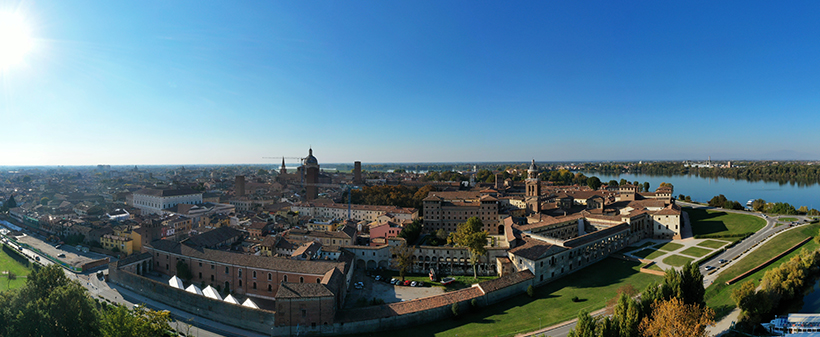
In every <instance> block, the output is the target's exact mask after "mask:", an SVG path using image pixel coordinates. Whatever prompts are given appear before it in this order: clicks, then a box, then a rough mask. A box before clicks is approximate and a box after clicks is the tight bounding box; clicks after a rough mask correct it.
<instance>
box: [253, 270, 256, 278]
mask: <svg viewBox="0 0 820 337" xmlns="http://www.w3.org/2000/svg"><path fill="white" fill-rule="evenodd" d="M253 278H256V270H254V271H253Z"/></svg>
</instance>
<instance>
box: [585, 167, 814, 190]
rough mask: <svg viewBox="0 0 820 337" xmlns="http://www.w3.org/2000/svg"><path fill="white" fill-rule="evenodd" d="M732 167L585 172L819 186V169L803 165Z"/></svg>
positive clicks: (590, 168) (637, 168)
mask: <svg viewBox="0 0 820 337" xmlns="http://www.w3.org/2000/svg"><path fill="white" fill-rule="evenodd" d="M735 164H736V166H734V167H711V168H710V167H689V166H686V165H684V164H683V163H681V162H674V163H673V162H659V163H643V164H602V165H598V164H587V165H586V166H585V167H584V171H587V172H601V173H608V174H613V173H641V174H647V175H695V176H699V177H708V178H718V177H719V178H732V179H737V180H747V181H776V182H779V183H783V184H785V183H796V184H798V185H811V184H817V183H820V167H818V166H817V165H809V164H802V163H776V162H738V163H735Z"/></svg>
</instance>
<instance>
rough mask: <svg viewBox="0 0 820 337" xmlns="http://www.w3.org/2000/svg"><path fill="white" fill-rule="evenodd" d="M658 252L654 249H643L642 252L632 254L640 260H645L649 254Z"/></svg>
mask: <svg viewBox="0 0 820 337" xmlns="http://www.w3.org/2000/svg"><path fill="white" fill-rule="evenodd" d="M656 251H657V250H655V249H653V248H644V249H641V250H640V251H637V252H634V253H632V255H635V256H637V257H639V258H642V259H645V258H646V257H647V256H648V255H649V254H652V253H654V252H656Z"/></svg>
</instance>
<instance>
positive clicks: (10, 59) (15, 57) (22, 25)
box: [0, 12, 32, 70]
mask: <svg viewBox="0 0 820 337" xmlns="http://www.w3.org/2000/svg"><path fill="white" fill-rule="evenodd" d="M31 45H32V39H31V36H30V35H29V31H28V27H27V26H26V22H25V21H24V20H23V18H22V17H20V16H19V15H17V14H14V13H3V12H0V70H1V69H6V68H8V67H10V66H13V65H15V64H18V63H20V62H21V61H23V58H24V57H25V56H26V54H27V53H28V51H29V50H30V49H31Z"/></svg>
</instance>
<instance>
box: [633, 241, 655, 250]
mask: <svg viewBox="0 0 820 337" xmlns="http://www.w3.org/2000/svg"><path fill="white" fill-rule="evenodd" d="M654 244H655V243H654V242H652V241H647V242H644V243H643V244H642V245H640V246H629V248H632V249H637V248H643V247H647V246H651V245H654Z"/></svg>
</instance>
